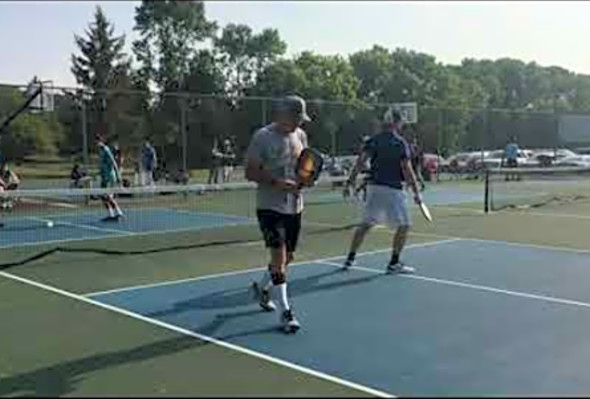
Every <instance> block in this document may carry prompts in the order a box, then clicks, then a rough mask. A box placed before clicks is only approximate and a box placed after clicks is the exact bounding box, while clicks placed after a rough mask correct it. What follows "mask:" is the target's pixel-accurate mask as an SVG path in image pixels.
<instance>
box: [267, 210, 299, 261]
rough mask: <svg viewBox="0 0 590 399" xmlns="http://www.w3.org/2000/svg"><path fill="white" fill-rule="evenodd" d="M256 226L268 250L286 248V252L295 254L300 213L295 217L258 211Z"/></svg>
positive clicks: (268, 211)
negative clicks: (283, 246) (258, 227)
mask: <svg viewBox="0 0 590 399" xmlns="http://www.w3.org/2000/svg"><path fill="white" fill-rule="evenodd" d="M256 215H257V216H258V224H259V225H260V230H261V231H262V236H263V237H264V242H265V243H266V246H267V247H268V248H280V247H281V246H282V245H285V246H286V247H287V252H295V249H297V241H298V240H299V232H300V231H301V213H298V214H295V215H289V214H283V213H279V212H276V211H271V210H266V209H258V210H257V211H256Z"/></svg>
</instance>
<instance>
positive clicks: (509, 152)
mask: <svg viewBox="0 0 590 399" xmlns="http://www.w3.org/2000/svg"><path fill="white" fill-rule="evenodd" d="M504 153H505V154H506V159H517V158H518V144H516V143H510V144H508V145H507V146H506V148H505V149H504Z"/></svg>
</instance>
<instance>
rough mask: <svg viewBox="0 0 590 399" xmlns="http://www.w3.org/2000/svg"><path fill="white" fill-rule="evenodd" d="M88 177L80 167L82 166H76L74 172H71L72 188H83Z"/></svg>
mask: <svg viewBox="0 0 590 399" xmlns="http://www.w3.org/2000/svg"><path fill="white" fill-rule="evenodd" d="M86 177H87V176H86V172H85V171H84V170H83V169H82V168H81V167H80V165H79V164H74V168H73V169H72V172H70V180H71V183H70V188H83V187H84V181H85V180H86Z"/></svg>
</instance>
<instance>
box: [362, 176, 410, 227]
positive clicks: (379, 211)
mask: <svg viewBox="0 0 590 399" xmlns="http://www.w3.org/2000/svg"><path fill="white" fill-rule="evenodd" d="M363 223H365V224H370V225H375V224H387V225H388V226H389V227H390V228H391V229H396V228H398V227H399V226H411V225H412V215H411V214H410V211H409V209H408V200H407V196H406V193H405V191H404V190H398V189H395V188H391V187H387V186H381V185H374V184H369V185H368V186H367V202H366V203H365V210H364V215H363Z"/></svg>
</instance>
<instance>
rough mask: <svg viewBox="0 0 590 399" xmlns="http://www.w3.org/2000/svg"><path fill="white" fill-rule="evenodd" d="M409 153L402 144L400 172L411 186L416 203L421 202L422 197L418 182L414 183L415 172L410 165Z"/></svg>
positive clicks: (406, 147)
mask: <svg viewBox="0 0 590 399" xmlns="http://www.w3.org/2000/svg"><path fill="white" fill-rule="evenodd" d="M411 155H412V154H411V153H410V149H409V148H408V146H407V145H404V147H403V150H402V156H401V168H402V173H403V175H404V180H405V181H406V182H407V183H408V184H409V185H410V187H411V188H412V192H413V193H414V202H416V204H420V203H421V202H422V197H421V196H420V191H419V190H418V184H417V183H416V173H414V168H413V167H412V162H411V158H410V156H411Z"/></svg>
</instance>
